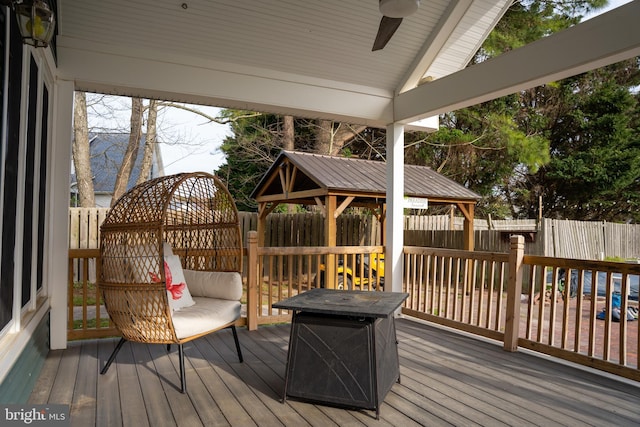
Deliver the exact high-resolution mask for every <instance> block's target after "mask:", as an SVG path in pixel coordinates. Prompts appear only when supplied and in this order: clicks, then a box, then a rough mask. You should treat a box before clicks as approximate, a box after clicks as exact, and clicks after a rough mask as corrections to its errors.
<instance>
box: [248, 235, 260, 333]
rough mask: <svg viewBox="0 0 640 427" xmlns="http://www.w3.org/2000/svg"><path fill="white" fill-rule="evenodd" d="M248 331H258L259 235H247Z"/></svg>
mask: <svg viewBox="0 0 640 427" xmlns="http://www.w3.org/2000/svg"><path fill="white" fill-rule="evenodd" d="M247 249H248V252H247V329H249V330H250V331H255V330H256V329H258V233H257V232H256V231H249V232H248V233H247Z"/></svg>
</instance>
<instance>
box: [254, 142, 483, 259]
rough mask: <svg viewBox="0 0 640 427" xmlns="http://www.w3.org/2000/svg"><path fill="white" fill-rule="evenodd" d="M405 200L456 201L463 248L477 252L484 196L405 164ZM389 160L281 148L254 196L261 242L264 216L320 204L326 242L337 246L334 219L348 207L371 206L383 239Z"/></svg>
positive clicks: (435, 202) (259, 240)
mask: <svg viewBox="0 0 640 427" xmlns="http://www.w3.org/2000/svg"><path fill="white" fill-rule="evenodd" d="M404 173H405V175H404V196H405V200H410V201H416V199H417V200H424V201H428V203H429V204H430V205H454V206H456V207H457V208H458V209H459V210H460V212H462V214H463V215H464V249H466V250H473V247H474V242H473V216H474V210H475V205H476V203H477V202H478V200H479V199H480V196H479V195H478V194H476V193H474V192H473V191H471V190H469V189H468V188H466V187H464V186H462V185H460V184H458V183H456V182H455V181H453V180H451V179H449V178H447V177H445V176H443V175H441V174H439V173H437V172H435V171H434V170H432V169H431V168H429V167H426V166H413V165H405V169H404ZM386 194H387V183H386V163H385V162H381V161H373V160H364V159H358V158H347V157H335V156H325V155H319V154H311V153H302V152H295V151H286V150H285V151H282V152H281V153H280V154H279V155H278V157H277V158H276V160H275V161H274V162H273V164H272V165H271V167H270V168H269V170H268V171H267V172H266V173H265V174H264V176H263V177H262V179H261V180H260V182H259V183H258V185H257V186H256V188H255V190H253V193H252V194H251V197H253V198H254V199H255V200H256V201H257V202H258V244H259V245H262V244H263V243H264V240H263V239H264V229H265V220H266V217H267V215H268V214H269V213H271V212H272V211H273V210H274V209H275V208H276V207H277V206H278V205H280V204H282V203H294V204H302V205H315V206H318V207H320V209H321V211H322V213H323V215H324V218H325V245H326V246H335V245H336V218H337V217H338V216H339V215H340V214H341V213H342V212H344V210H345V209H346V208H347V207H350V206H352V207H366V208H370V209H371V211H372V212H374V214H375V215H376V216H377V218H378V220H379V221H380V222H381V223H383V224H382V227H381V228H382V230H383V236H382V242H383V244H384V243H385V240H386V239H385V236H384V230H385V226H384V222H385V220H386V202H387V201H386Z"/></svg>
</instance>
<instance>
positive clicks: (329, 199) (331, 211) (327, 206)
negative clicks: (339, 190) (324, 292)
mask: <svg viewBox="0 0 640 427" xmlns="http://www.w3.org/2000/svg"><path fill="white" fill-rule="evenodd" d="M337 203H338V202H337V197H336V196H332V195H328V196H326V197H325V202H324V214H325V218H324V242H325V246H327V247H329V248H333V247H335V246H336V217H335V212H336V207H337ZM324 265H325V286H326V287H327V288H329V289H335V287H336V282H335V278H336V255H335V254H333V253H330V254H328V255H327V260H326V262H325V264H324Z"/></svg>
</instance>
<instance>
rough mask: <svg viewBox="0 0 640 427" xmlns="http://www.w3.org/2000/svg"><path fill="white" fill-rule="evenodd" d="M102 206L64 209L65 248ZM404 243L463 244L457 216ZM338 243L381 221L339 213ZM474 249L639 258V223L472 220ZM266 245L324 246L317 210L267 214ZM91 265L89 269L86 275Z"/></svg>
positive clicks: (415, 229) (409, 226) (90, 227)
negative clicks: (513, 246) (515, 245)
mask: <svg viewBox="0 0 640 427" xmlns="http://www.w3.org/2000/svg"><path fill="white" fill-rule="evenodd" d="M107 211H108V209H106V208H93V209H91V208H71V209H70V210H69V224H70V233H69V248H70V249H93V248H98V247H99V240H100V224H102V221H104V218H105V217H106V214H107ZM240 221H241V227H242V235H243V236H244V247H247V241H246V238H247V237H246V236H247V233H248V232H249V231H251V230H256V229H257V224H258V220H257V214H255V213H251V212H240ZM404 223H405V226H404V230H405V231H404V240H405V245H407V246H425V247H434V248H448V249H462V248H463V243H462V224H463V219H462V218H460V217H451V216H449V215H437V216H415V215H413V216H412V215H407V216H405V218H404ZM336 228H337V238H336V240H337V245H339V246H375V245H381V244H382V242H381V237H380V236H381V235H382V233H381V227H380V223H379V222H378V221H377V220H376V219H375V217H372V216H364V215H340V216H339V217H338V220H337V226H336ZM474 229H475V248H476V250H478V251H487V252H505V253H506V252H508V251H509V237H510V236H511V235H513V234H522V235H524V236H525V253H526V254H529V255H540V256H549V257H559V258H574V259H591V260H602V259H605V258H607V257H618V258H624V259H630V258H640V225H636V224H614V223H609V222H604V221H590V222H585V221H568V220H553V219H546V218H545V219H543V220H542V223H541V224H540V226H538V224H537V223H536V221H535V220H513V221H511V220H509V221H507V220H500V221H497V220H483V219H477V220H475V221H474ZM265 245H266V246H274V247H290V246H323V245H324V222H323V218H322V215H321V214H311V213H308V214H305V213H302V214H272V215H270V216H269V218H268V221H267V226H266V230H265ZM94 271H95V268H93V267H92V268H91V269H90V274H95V273H94Z"/></svg>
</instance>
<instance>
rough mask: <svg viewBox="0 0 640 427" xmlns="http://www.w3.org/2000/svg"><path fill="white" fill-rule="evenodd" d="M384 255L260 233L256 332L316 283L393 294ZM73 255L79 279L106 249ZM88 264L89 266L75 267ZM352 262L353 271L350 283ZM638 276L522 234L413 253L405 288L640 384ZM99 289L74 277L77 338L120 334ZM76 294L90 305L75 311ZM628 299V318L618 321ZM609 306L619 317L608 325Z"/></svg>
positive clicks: (415, 304) (424, 311)
mask: <svg viewBox="0 0 640 427" xmlns="http://www.w3.org/2000/svg"><path fill="white" fill-rule="evenodd" d="M383 249H384V248H383V247H381V246H365V247H359V246H348V247H345V246H342V247H333V248H328V247H305V248H300V247H268V248H267V247H258V245H257V238H256V235H255V233H250V235H249V239H248V247H247V258H246V272H247V273H246V274H247V276H246V300H245V302H246V304H245V307H246V317H245V318H243V319H242V323H245V322H246V325H247V326H248V328H249V329H255V328H257V327H258V325H261V324H267V323H275V322H283V321H288V320H289V319H290V316H291V313H289V312H287V311H284V310H278V309H273V308H272V306H271V305H272V304H273V303H274V302H277V301H280V300H282V299H285V298H288V297H289V296H292V295H295V294H297V293H299V292H304V291H306V290H308V289H311V288H315V287H321V286H325V287H328V288H333V287H339V286H342V287H344V288H346V289H362V290H369V291H381V290H383V286H381V285H380V278H379V277H377V276H375V274H374V270H375V267H374V266H373V265H372V263H363V262H359V261H361V260H363V259H367V258H368V259H370V260H371V259H373V258H374V255H373V254H380V253H382V252H383ZM69 256H70V259H69V266H70V278H73V277H74V275H76V274H78V273H77V271H76V272H74V271H73V267H74V265H80V266H81V269H82V270H83V271H84V272H83V273H82V274H81V276H82V277H85V278H87V277H89V267H88V265H89V260H91V259H97V258H98V257H99V253H98V251H97V250H72V251H70V255H69ZM78 258H80V259H82V262H80V263H77V262H74V260H76V259H78ZM96 265H99V263H96ZM345 266H346V267H347V268H348V269H350V272H351V274H353V276H352V277H351V278H349V280H347V274H346V271H347V269H346V268H345ZM638 277H640V265H639V264H625V263H620V262H605V261H584V260H575V259H563V258H548V257H539V256H529V255H525V254H524V239H523V238H522V237H521V236H514V237H512V241H511V250H510V252H509V253H490V252H472V251H461V250H447V249H435V248H424V247H405V248H404V271H403V290H404V291H406V292H408V293H409V298H408V299H407V301H406V302H405V304H404V306H403V307H402V312H403V314H404V315H407V316H414V317H417V318H421V319H424V320H427V321H430V322H435V323H439V324H442V325H445V326H448V327H453V328H456V329H459V330H462V331H466V332H469V333H473V334H476V335H480V336H483V337H487V338H490V339H494V340H498V341H501V342H503V346H504V348H505V350H509V351H516V350H517V349H518V348H526V349H530V350H534V351H537V352H541V353H545V354H549V355H551V356H554V357H559V358H562V359H565V360H568V361H571V362H575V363H579V364H582V365H586V366H590V367H594V368H597V369H601V370H604V371H607V372H610V373H614V374H617V375H621V376H624V377H627V378H630V379H634V380H636V381H640V370H639V366H638V357H637V354H638V351H639V350H640V349H639V347H638V343H639V342H640V331H639V328H638V323H639V322H638V321H637V319H633V320H631V319H629V320H627V317H626V315H624V314H626V313H627V312H629V313H633V312H634V310H633V308H634V307H635V308H637V306H638V302H637V298H638V285H637V283H638ZM592 278H593V280H592ZM340 284H341V285H340ZM74 289H75V290H74ZM91 292H98V295H99V291H98V290H97V289H95V288H94V287H93V284H92V283H91V282H90V281H89V280H88V279H83V280H81V281H73V280H72V279H70V284H69V294H70V298H69V307H70V308H69V325H70V329H69V337H70V338H89V337H98V336H105V335H110V334H111V335H113V334H115V333H117V331H115V330H114V329H113V328H112V327H111V326H109V325H108V323H107V324H106V325H105V321H104V320H103V321H102V322H99V321H97V322H95V324H94V323H93V322H92V321H91V320H90V319H91V316H92V315H93V313H95V314H96V315H98V316H100V318H102V319H104V318H105V317H106V312H105V310H104V307H103V306H101V305H100V304H99V298H95V300H93V299H91ZM73 295H75V302H76V303H81V305H80V306H76V307H75V308H74V307H73V301H74V299H73ZM83 295H84V296H83ZM618 296H619V301H620V304H619V305H620V307H619V310H620V312H621V313H623V315H622V316H620V321H616V320H615V319H614V318H612V316H611V313H614V312H615V307H614V302H616V301H617V300H618V298H617V297H618ZM629 308H632V309H631V310H629ZM603 309H604V311H605V312H606V313H609V314H610V315H608V316H604V318H603V320H600V319H598V318H597V316H598V315H599V314H600V313H601V312H602V311H603ZM74 312H75V313H76V314H75V315H74V314H73V313H74ZM74 316H75V317H74ZM74 323H75V327H74Z"/></svg>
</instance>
